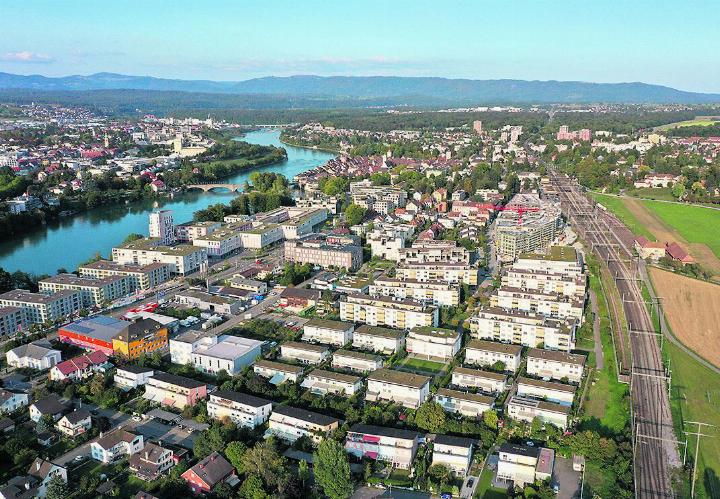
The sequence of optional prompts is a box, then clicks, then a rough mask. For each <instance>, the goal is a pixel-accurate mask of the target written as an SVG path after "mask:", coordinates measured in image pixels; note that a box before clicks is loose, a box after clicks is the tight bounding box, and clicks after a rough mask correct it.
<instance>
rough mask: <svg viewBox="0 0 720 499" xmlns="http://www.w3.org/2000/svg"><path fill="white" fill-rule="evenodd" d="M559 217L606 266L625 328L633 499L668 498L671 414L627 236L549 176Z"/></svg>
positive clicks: (569, 184)
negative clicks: (566, 219) (626, 336)
mask: <svg viewBox="0 0 720 499" xmlns="http://www.w3.org/2000/svg"><path fill="white" fill-rule="evenodd" d="M550 179H551V184H552V186H553V188H554V191H555V194H556V196H557V197H558V199H559V201H560V204H561V207H562V209H563V212H564V213H565V214H566V216H567V217H568V220H569V221H570V222H571V224H572V225H573V228H574V230H575V231H576V232H577V233H578V235H579V236H580V237H582V238H583V240H584V241H585V243H586V244H587V245H588V246H589V247H590V249H591V251H592V252H593V253H594V254H595V255H596V256H597V257H599V258H600V259H601V260H602V261H603V262H604V264H605V265H606V266H607V268H608V270H609V272H610V274H611V276H612V277H613V279H614V281H615V284H616V287H617V289H618V292H619V293H620V296H621V297H622V307H623V310H624V312H625V318H626V320H627V325H628V330H629V331H628V333H629V347H630V348H629V349H630V358H631V364H630V367H629V369H627V371H628V374H629V378H630V393H631V399H632V400H631V411H632V431H633V461H634V462H633V468H634V478H635V497H637V498H643V499H645V498H652V499H655V498H672V497H674V493H673V490H672V483H671V478H670V477H671V474H672V473H671V472H672V470H673V469H674V468H676V467H679V466H681V464H682V463H681V461H680V456H679V453H678V449H677V442H676V441H675V435H674V431H673V423H672V415H671V413H670V399H669V393H668V392H669V388H668V387H669V381H670V379H669V376H668V374H667V372H666V369H665V366H664V364H663V360H662V354H661V351H660V345H659V339H658V335H657V333H656V331H655V325H654V323H653V320H652V318H651V316H650V314H649V312H648V309H647V307H646V305H645V301H644V298H643V296H642V291H641V287H640V285H639V274H638V271H637V267H636V265H635V263H634V261H633V254H632V245H633V241H634V237H633V235H632V233H631V232H630V231H629V230H628V229H627V228H626V227H625V226H624V225H623V224H622V223H621V222H620V221H619V220H617V219H615V217H614V216H613V215H612V214H610V213H608V212H607V211H604V210H602V209H600V208H599V207H598V206H597V205H596V204H595V203H594V202H593V201H592V200H590V199H588V197H586V196H585V195H584V194H583V193H582V192H581V190H580V187H579V185H578V184H577V182H575V181H574V180H572V179H570V178H569V177H567V176H565V175H563V174H560V173H557V172H555V171H551V172H550Z"/></svg>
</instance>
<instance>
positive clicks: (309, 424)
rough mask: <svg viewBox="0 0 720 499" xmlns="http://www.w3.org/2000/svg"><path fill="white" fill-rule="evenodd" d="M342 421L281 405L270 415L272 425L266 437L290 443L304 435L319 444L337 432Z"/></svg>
mask: <svg viewBox="0 0 720 499" xmlns="http://www.w3.org/2000/svg"><path fill="white" fill-rule="evenodd" d="M339 425H340V420H339V419H335V418H333V417H330V416H326V415H324V414H318V413H317V412H311V411H308V410H307V409H298V408H295V407H290V406H288V405H279V406H277V407H275V409H273V412H272V414H271V415H270V424H269V427H268V430H267V432H265V435H266V436H269V435H274V436H276V437H278V438H281V439H283V440H285V441H288V442H295V441H296V440H297V439H298V438H300V437H302V436H303V435H305V436H307V437H308V438H310V439H311V440H312V441H313V442H315V443H319V442H320V441H321V440H322V439H323V437H324V436H325V435H327V434H328V433H329V432H331V431H333V430H335V429H336V428H338V427H339Z"/></svg>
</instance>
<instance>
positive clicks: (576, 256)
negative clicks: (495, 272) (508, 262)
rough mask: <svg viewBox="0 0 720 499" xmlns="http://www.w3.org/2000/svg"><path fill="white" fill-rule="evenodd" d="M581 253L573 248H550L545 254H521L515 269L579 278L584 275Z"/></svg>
mask: <svg viewBox="0 0 720 499" xmlns="http://www.w3.org/2000/svg"><path fill="white" fill-rule="evenodd" d="M583 267H584V265H583V262H582V258H581V255H580V253H578V251H577V250H576V249H575V248H573V247H572V246H559V245H554V246H550V247H549V248H548V249H547V251H546V252H544V253H533V252H527V253H521V254H519V255H518V257H517V260H515V263H514V264H513V268H517V269H524V270H530V271H539V272H548V273H553V274H560V275H565V276H578V275H581V274H582V273H583Z"/></svg>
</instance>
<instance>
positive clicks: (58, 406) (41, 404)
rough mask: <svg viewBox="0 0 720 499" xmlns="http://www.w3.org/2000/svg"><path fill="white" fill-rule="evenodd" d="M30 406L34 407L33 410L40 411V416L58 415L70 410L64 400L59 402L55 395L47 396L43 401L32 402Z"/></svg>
mask: <svg viewBox="0 0 720 499" xmlns="http://www.w3.org/2000/svg"><path fill="white" fill-rule="evenodd" d="M32 405H34V406H35V409H37V410H38V411H40V413H41V414H58V413H61V412H65V411H67V410H69V409H70V404H69V403H68V402H66V401H64V400H60V397H58V396H57V395H55V394H51V395H48V396H47V397H45V398H44V399H40V400H38V401H37V402H34V403H33V404H32Z"/></svg>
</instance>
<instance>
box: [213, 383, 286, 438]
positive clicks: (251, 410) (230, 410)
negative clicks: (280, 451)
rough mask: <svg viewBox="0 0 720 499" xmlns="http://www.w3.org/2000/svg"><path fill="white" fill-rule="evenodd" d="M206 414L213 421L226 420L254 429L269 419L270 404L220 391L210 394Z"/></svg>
mask: <svg viewBox="0 0 720 499" xmlns="http://www.w3.org/2000/svg"><path fill="white" fill-rule="evenodd" d="M207 412H208V416H210V417H211V418H213V419H218V420H223V419H225V418H228V419H229V420H230V421H232V422H233V423H235V424H236V425H237V426H241V427H243V428H250V429H254V428H256V427H258V426H260V425H262V424H265V423H266V422H267V420H268V419H269V418H270V413H271V412H272V402H271V401H270V400H265V399H263V398H260V397H255V396H254V395H248V394H246V393H238V392H231V391H229V390H220V391H217V392H213V393H211V394H210V399H209V400H208V403H207Z"/></svg>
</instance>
